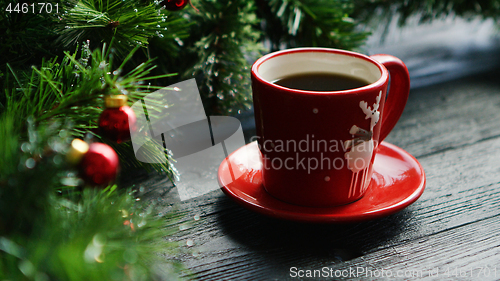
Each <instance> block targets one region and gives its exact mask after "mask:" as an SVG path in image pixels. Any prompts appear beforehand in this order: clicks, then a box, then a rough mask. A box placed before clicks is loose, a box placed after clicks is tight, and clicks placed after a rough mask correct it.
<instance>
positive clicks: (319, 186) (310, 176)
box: [252, 48, 410, 207]
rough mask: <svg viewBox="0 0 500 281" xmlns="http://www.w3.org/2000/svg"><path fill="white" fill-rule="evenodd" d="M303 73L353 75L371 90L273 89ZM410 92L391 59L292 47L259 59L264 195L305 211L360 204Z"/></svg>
mask: <svg viewBox="0 0 500 281" xmlns="http://www.w3.org/2000/svg"><path fill="white" fill-rule="evenodd" d="M308 73H330V74H337V75H348V76H354V77H357V78H359V79H362V80H364V81H366V82H367V84H368V85H366V86H363V87H359V88H354V89H348V90H342V91H321V92H320V91H308V90H297V89H291V88H286V87H283V86H280V85H277V84H274V83H273V82H274V81H276V80H278V79H281V78H284V77H289V76H294V75H300V74H308ZM389 73H390V75H391V82H390V93H389V95H388V98H387V100H386V92H387V86H388V83H389ZM409 89H410V78H409V74H408V70H407V68H406V66H405V65H404V63H403V62H402V61H401V60H399V59H398V58H396V57H393V56H390V55H374V56H370V57H368V56H365V55H362V54H358V53H354V52H349V51H343V50H336V49H328V48H297V49H289V50H283V51H279V52H275V53H271V54H268V55H266V56H264V57H262V58H260V59H258V60H257V61H256V62H255V63H254V64H253V66H252V91H253V101H254V110H255V122H256V129H257V138H258V145H259V149H260V151H261V154H262V163H263V168H262V177H263V185H264V187H265V189H266V191H267V192H268V193H269V194H271V195H272V196H274V197H276V198H277V199H280V200H282V201H285V202H288V203H292V204H297V205H303V206H318V207H323V206H335V205H343V204H347V203H351V202H353V201H355V200H357V199H359V198H361V197H362V196H363V194H364V193H365V192H366V190H367V189H368V188H369V185H370V181H371V176H372V166H373V160H374V158H375V154H376V152H377V148H378V143H379V142H381V141H383V140H384V139H385V137H386V136H387V135H388V134H389V132H390V131H391V130H392V128H393V127H394V125H395V124H396V122H397V121H398V119H399V117H400V116H401V114H402V112H403V109H404V107H405V104H406V101H407V99H408V94H409Z"/></svg>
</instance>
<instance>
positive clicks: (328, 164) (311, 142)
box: [250, 134, 377, 174]
mask: <svg viewBox="0 0 500 281" xmlns="http://www.w3.org/2000/svg"><path fill="white" fill-rule="evenodd" d="M250 141H257V142H258V146H259V150H260V151H261V152H262V154H263V157H264V158H267V156H268V155H273V157H272V159H271V158H267V159H265V161H263V168H264V169H267V170H269V169H276V170H279V169H286V170H305V171H307V173H308V174H310V173H311V172H312V171H316V170H332V169H333V170H341V169H344V168H345V167H348V166H350V168H351V167H352V168H354V169H356V170H362V169H363V168H365V167H366V166H367V165H368V164H369V163H367V162H368V161H370V160H371V158H368V159H367V158H366V157H359V155H360V154H361V155H362V154H371V153H372V151H373V146H375V147H376V146H377V142H376V141H373V143H372V144H370V145H363V144H361V145H357V146H355V147H353V146H352V145H351V146H350V145H349V144H350V143H349V142H348V141H342V140H336V139H333V140H325V139H315V137H314V135H309V134H307V135H306V136H305V138H304V139H301V140H293V139H292V140H269V139H266V140H261V139H260V137H259V136H254V137H252V138H251V139H250ZM354 152H355V153H354ZM318 153H319V154H318ZM304 154H307V155H314V156H313V157H312V156H304Z"/></svg>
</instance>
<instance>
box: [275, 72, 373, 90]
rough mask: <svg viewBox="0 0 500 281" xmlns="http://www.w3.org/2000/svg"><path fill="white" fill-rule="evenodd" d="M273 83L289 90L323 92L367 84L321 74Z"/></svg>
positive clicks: (347, 77)
mask: <svg viewBox="0 0 500 281" xmlns="http://www.w3.org/2000/svg"><path fill="white" fill-rule="evenodd" d="M273 83H275V84H277V85H280V86H283V87H287V88H290V89H297V90H306V91H323V92H325V91H342V90H349V89H354V88H359V87H363V86H366V85H368V84H369V83H368V82H367V81H365V80H363V79H360V78H358V77H354V76H348V75H342V74H336V73H322V72H319V73H301V74H296V75H290V76H286V77H283V78H281V79H277V80H276V81H274V82H273Z"/></svg>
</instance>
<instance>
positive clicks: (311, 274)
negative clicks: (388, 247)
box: [289, 266, 499, 279]
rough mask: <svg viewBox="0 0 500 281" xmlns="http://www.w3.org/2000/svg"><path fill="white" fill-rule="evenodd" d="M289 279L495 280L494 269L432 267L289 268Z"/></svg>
mask: <svg viewBox="0 0 500 281" xmlns="http://www.w3.org/2000/svg"><path fill="white" fill-rule="evenodd" d="M289 276H290V277H291V278H395V279H405V278H423V277H436V278H438V277H441V278H497V277H499V276H498V275H497V269H496V267H489V266H477V267H466V268H463V267H433V268H427V269H411V268H408V269H392V268H389V269H384V268H375V267H367V266H350V267H348V268H344V269H334V268H331V267H328V266H324V267H322V268H321V269H303V268H298V267H295V266H292V267H290V270H289Z"/></svg>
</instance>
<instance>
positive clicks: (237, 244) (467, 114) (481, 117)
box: [138, 71, 500, 280]
mask: <svg viewBox="0 0 500 281" xmlns="http://www.w3.org/2000/svg"><path fill="white" fill-rule="evenodd" d="M499 74H500V72H498V71H497V72H494V73H490V74H485V75H479V76H475V77H470V78H467V79H462V80H459V81H452V82H448V83H445V84H441V85H436V86H432V87H428V88H422V89H418V90H414V91H412V92H411V95H410V99H409V101H408V105H407V107H406V109H405V112H404V113H403V116H402V118H401V120H400V122H399V123H398V125H397V126H396V127H395V129H394V131H393V132H392V133H391V134H390V135H389V137H388V138H387V141H388V142H390V143H393V144H395V145H397V146H399V147H402V148H404V149H405V150H407V151H408V152H410V153H412V154H413V155H414V156H416V158H417V159H418V160H419V161H420V163H421V164H422V166H423V167H424V169H425V171H426V175H427V188H426V191H425V192H424V194H423V195H422V197H421V198H420V199H419V200H418V201H417V202H416V203H414V204H413V205H411V206H410V207H408V208H407V209H405V210H403V211H401V212H399V213H397V214H394V215H391V216H389V217H385V218H382V219H378V220H373V221H368V222H362V223H353V224H307V223H296V222H290V221H281V220H277V219H272V218H268V217H264V216H261V215H258V214H255V213H253V212H251V211H248V210H246V209H244V208H242V207H240V206H239V205H237V204H236V203H234V202H232V201H231V200H230V199H228V198H227V197H225V196H224V194H222V192H221V191H219V190H217V191H213V192H211V193H208V194H206V195H204V196H201V197H198V198H195V199H191V200H188V201H185V202H178V199H176V197H175V194H176V193H175V191H176V190H175V189H176V188H175V187H171V186H169V185H168V183H167V182H166V181H164V180H159V179H158V178H151V179H141V181H140V183H138V185H140V186H142V187H143V188H144V189H145V191H146V193H145V195H144V198H146V200H155V202H156V203H157V204H160V205H161V206H164V207H163V208H164V211H165V212H167V211H170V210H172V209H174V210H176V212H179V213H182V214H183V215H182V217H181V218H182V219H181V220H180V221H179V222H178V223H177V224H178V227H179V229H180V231H179V232H178V233H177V234H176V235H175V236H174V237H173V239H174V240H177V241H179V242H181V244H182V245H183V246H181V248H182V249H183V254H182V255H181V257H180V260H181V261H182V262H183V263H184V264H185V265H186V266H187V267H188V268H189V269H190V270H191V272H192V274H190V275H187V276H186V277H190V278H197V279H199V280H296V279H297V278H292V276H291V275H293V273H291V271H290V268H291V267H296V268H297V270H298V269H302V270H307V269H309V270H314V269H316V270H319V271H321V270H323V269H324V268H326V269H328V270H330V269H331V270H332V271H338V272H341V271H342V270H350V269H357V268H365V269H370V270H372V271H375V270H377V269H378V270H382V269H384V270H386V271H391V272H392V274H396V273H397V272H399V273H402V274H404V273H407V272H410V273H411V272H413V273H415V272H416V274H419V273H420V272H421V273H420V274H421V276H417V277H418V278H411V277H408V276H403V277H401V278H396V280H398V279H399V280H403V279H404V280H408V279H421V278H423V279H428V280H443V279H448V280H498V279H500V236H499V235H498V234H499V233H500V125H498V123H499V121H500V83H499V82H497V81H498V79H497V77H498V75H499ZM188 241H189V242H188ZM191 243H192V244H193V245H192V246H188V244H189V245H191ZM485 267H488V269H490V275H489V276H486V274H485V272H481V269H483V270H484V269H485ZM436 268H437V269H438V271H436ZM446 269H448V276H446V275H445V274H446ZM455 269H456V271H455V272H456V273H457V274H458V275H456V276H455V275H453V274H454V271H453V270H455ZM494 269H496V270H497V271H496V272H493V270H494ZM464 272H465V273H464ZM460 273H462V276H460ZM494 273H495V274H496V275H494ZM464 274H465V275H464ZM351 277H352V276H351ZM303 279H304V280H313V279H321V278H310V279H308V278H303ZM323 279H325V278H323ZM359 279H363V280H373V279H379V278H374V277H373V276H359ZM382 279H383V278H382ZM388 279H391V278H388ZM392 279H394V278H392Z"/></svg>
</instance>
